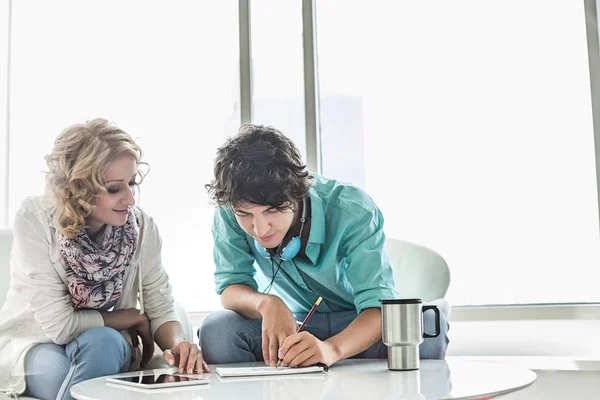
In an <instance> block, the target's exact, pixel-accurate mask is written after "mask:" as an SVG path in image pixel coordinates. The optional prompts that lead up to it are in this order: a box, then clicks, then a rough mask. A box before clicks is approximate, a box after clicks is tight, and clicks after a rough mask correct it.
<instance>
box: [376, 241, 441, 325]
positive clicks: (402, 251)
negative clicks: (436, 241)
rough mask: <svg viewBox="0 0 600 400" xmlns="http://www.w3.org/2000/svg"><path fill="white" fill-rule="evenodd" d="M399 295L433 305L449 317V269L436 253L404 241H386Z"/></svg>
mask: <svg viewBox="0 0 600 400" xmlns="http://www.w3.org/2000/svg"><path fill="white" fill-rule="evenodd" d="M385 248H386V250H387V252H388V254H389V256H390V262H391V264H392V270H393V272H394V281H395V282H396V291H397V292H398V294H399V295H400V297H401V298H418V299H422V300H423V301H425V302H428V303H432V304H435V305H437V306H438V308H439V309H440V310H441V311H442V312H443V313H444V314H445V315H446V316H449V314H450V305H449V303H448V302H447V301H446V300H445V299H444V296H445V295H446V292H447V291H448V287H449V286H450V269H449V268H448V264H447V263H446V260H444V258H443V257H442V256H441V255H439V254H438V253H436V252H435V251H433V250H431V249H429V248H427V247H424V246H421V245H418V244H414V243H410V242H406V241H403V240H398V239H392V238H389V237H388V238H386V242H385Z"/></svg>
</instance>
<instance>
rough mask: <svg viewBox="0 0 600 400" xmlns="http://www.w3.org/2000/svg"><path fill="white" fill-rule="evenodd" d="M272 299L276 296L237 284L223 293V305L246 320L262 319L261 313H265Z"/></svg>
mask: <svg viewBox="0 0 600 400" xmlns="http://www.w3.org/2000/svg"><path fill="white" fill-rule="evenodd" d="M270 297H275V296H272V295H268V294H263V293H259V292H257V291H256V290H254V288H251V287H250V286H248V285H243V284H235V285H231V286H228V287H227V288H225V290H223V291H222V292H221V304H222V305H223V307H224V308H226V309H228V310H233V311H235V312H237V313H239V314H242V315H243V316H244V317H246V318H251V319H261V318H262V314H261V311H264V308H265V306H266V305H267V303H268V302H269V300H270V299H269V298H270Z"/></svg>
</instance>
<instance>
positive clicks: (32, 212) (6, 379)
mask: <svg viewBox="0 0 600 400" xmlns="http://www.w3.org/2000/svg"><path fill="white" fill-rule="evenodd" d="M137 211H138V215H139V216H140V221H139V222H140V235H139V242H138V247H137V250H136V252H135V254H134V256H133V259H132V261H131V264H130V267H129V268H128V269H126V270H125V275H124V279H123V288H122V291H121V297H120V298H119V300H117V303H116V304H115V308H114V309H115V310H121V309H124V308H131V307H137V306H138V293H139V303H140V306H139V307H140V308H141V309H142V310H144V312H145V313H146V315H147V316H148V319H149V320H150V325H151V327H152V334H154V333H155V332H156V330H157V329H158V328H159V327H160V326H161V325H162V324H164V323H165V322H169V321H178V319H177V315H176V313H175V310H174V303H173V297H172V295H171V285H170V284H169V280H168V276H167V274H166V272H165V270H164V269H163V266H162V262H161V257H160V254H161V239H160V235H159V233H158V229H157V227H156V224H155V223H154V221H153V220H152V218H151V217H150V216H148V215H147V214H146V213H144V212H143V211H142V210H141V209H139V208H138V209H137ZM55 232H56V231H55V228H54V227H53V226H52V221H51V219H50V216H49V214H48V211H47V208H46V207H45V205H44V201H43V198H42V197H35V198H28V199H26V200H25V201H24V202H23V204H22V205H21V208H20V209H19V211H18V212H17V214H16V216H15V221H14V243H13V247H12V254H11V259H10V288H9V290H8V294H7V296H6V302H5V303H4V307H2V309H1V310H0V393H1V392H7V393H10V392H13V393H14V392H16V393H18V394H22V393H23V392H24V391H25V374H24V360H25V354H26V352H27V350H29V349H30V348H32V347H33V346H34V345H35V344H38V343H51V342H54V343H57V344H61V345H64V344H67V343H69V342H71V341H72V340H74V339H75V338H77V337H78V336H79V335H81V333H83V332H85V331H86V330H88V329H91V328H94V327H97V326H104V320H103V318H102V315H101V314H100V312H99V311H96V310H76V309H74V307H73V302H72V301H71V296H70V294H69V291H68V289H67V280H66V272H65V270H66V266H65V263H64V259H63V257H62V255H61V254H60V251H59V249H58V245H57V243H56V240H55V238H54V235H55ZM140 278H141V279H140ZM140 287H141V290H139V289H140ZM122 333H123V334H124V336H126V337H127V339H128V341H129V342H130V343H131V339H130V338H129V335H128V334H127V332H126V331H124V332H122ZM138 352H139V350H138ZM139 358H140V357H139V356H138V357H136V359H138V363H135V364H134V365H132V367H131V369H134V368H136V367H137V366H138V365H139Z"/></svg>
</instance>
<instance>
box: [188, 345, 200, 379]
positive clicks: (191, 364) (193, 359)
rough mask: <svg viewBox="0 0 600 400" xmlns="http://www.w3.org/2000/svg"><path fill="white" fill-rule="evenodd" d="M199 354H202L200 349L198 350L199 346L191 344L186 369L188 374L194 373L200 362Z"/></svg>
mask: <svg viewBox="0 0 600 400" xmlns="http://www.w3.org/2000/svg"><path fill="white" fill-rule="evenodd" d="M199 352H200V349H198V346H196V344H195V343H190V352H189V354H188V359H187V367H186V370H187V373H188V374H193V373H194V369H195V367H196V363H197V362H198V353H199Z"/></svg>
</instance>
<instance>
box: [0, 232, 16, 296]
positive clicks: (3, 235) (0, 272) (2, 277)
mask: <svg viewBox="0 0 600 400" xmlns="http://www.w3.org/2000/svg"><path fill="white" fill-rule="evenodd" d="M12 242H13V232H12V229H8V228H0V307H2V305H3V304H4V301H5V300H6V293H8V287H9V285H10V252H11V249H12Z"/></svg>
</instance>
